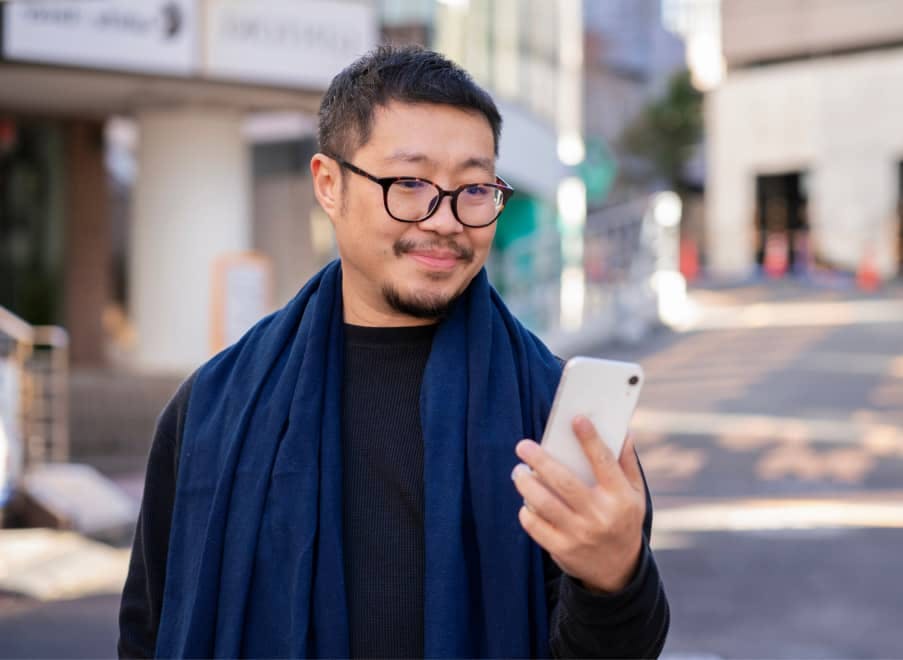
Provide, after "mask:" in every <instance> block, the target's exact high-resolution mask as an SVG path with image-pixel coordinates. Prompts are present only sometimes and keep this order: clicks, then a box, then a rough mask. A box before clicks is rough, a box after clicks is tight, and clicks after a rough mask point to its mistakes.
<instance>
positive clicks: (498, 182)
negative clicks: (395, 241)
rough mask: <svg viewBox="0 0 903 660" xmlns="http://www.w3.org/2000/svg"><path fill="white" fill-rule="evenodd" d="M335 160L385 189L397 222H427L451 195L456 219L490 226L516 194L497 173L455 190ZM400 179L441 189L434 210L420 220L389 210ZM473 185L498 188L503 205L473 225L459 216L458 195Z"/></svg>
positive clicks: (386, 200) (385, 198)
mask: <svg viewBox="0 0 903 660" xmlns="http://www.w3.org/2000/svg"><path fill="white" fill-rule="evenodd" d="M330 158H332V159H333V160H334V161H335V162H337V163H338V164H339V165H340V166H341V167H344V168H346V169H348V170H350V171H351V172H354V173H355V174H357V175H359V176H362V177H364V178H366V179H370V180H371V181H373V182H374V183H377V184H379V185H380V186H381V187H382V189H383V206H384V207H385V209H386V213H388V214H389V217H390V218H392V219H393V220H395V221H397V222H407V223H410V224H416V223H419V222H425V221H426V220H429V219H430V218H432V217H433V216H434V215H436V211H438V210H439V207H440V206H441V205H442V198H443V197H451V209H452V215H454V216H455V220H457V221H458V222H460V223H461V224H462V225H463V226H465V227H470V228H471V229H481V228H483V227H490V226H491V225H492V224H493V223H495V222H496V220H498V219H499V216H500V215H502V211H504V210H505V206H506V205H507V204H508V200H509V199H511V196H512V195H513V194H514V188H512V187H511V186H510V185H509V184H508V182H506V181H505V180H504V179H503V178H502V177H500V176H498V175H496V177H495V183H465V184H464V185H461V186H458V187H457V188H454V189H453V190H446V189H445V188H443V187H442V186H440V185H439V184H437V183H434V182H433V181H430V180H429V179H424V178H423V177H419V176H383V177H378V176H375V175H373V174H370V173H369V172H367V171H366V170H362V169H361V168H360V167H358V166H357V165H354V164H352V163H349V162H348V161H347V160H344V159H342V158H338V157H337V156H330ZM398 181H420V182H422V183H428V184H429V185H431V186H433V187H434V188H435V189H436V190H438V191H439V199H438V200H436V204H435V206H433V210H432V211H430V212H429V213H427V214H426V215H425V216H423V217H422V218H420V219H419V220H404V219H403V218H399V217H397V216H395V215H394V214H393V213H392V211H390V210H389V188H391V187H392V184H394V183H397V182H398ZM472 186H489V187H490V188H495V189H497V190H501V191H502V207H501V208H500V209H499V212H498V213H496V214H495V217H494V218H493V219H492V220H490V221H489V222H487V223H486V224H483V225H472V224H468V223H466V222H464V221H463V220H461V218H460V217H459V216H458V195H460V194H461V193H462V192H463V191H464V190H466V189H467V188H470V187H472Z"/></svg>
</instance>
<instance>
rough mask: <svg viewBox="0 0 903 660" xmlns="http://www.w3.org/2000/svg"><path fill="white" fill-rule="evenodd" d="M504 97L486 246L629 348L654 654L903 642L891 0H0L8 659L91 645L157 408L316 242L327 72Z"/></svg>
mask: <svg viewBox="0 0 903 660" xmlns="http://www.w3.org/2000/svg"><path fill="white" fill-rule="evenodd" d="M385 42H392V43H419V44H423V45H426V46H428V47H431V48H434V49H436V50H439V51H441V52H443V53H445V54H446V55H447V56H449V57H450V58H452V59H454V60H455V61H457V62H459V63H460V64H461V65H463V66H464V67H465V68H466V69H467V70H469V71H470V72H471V73H472V74H473V75H474V77H475V78H476V80H477V82H479V83H480V84H481V85H484V86H485V87H486V88H487V89H489V90H490V91H491V92H492V94H493V96H494V98H495V99H496V100H497V102H498V104H499V107H500V110H501V111H502V114H503V117H504V128H503V134H502V141H501V145H500V157H499V163H498V171H499V173H500V174H501V175H502V176H503V177H504V178H505V179H506V180H507V181H509V182H510V183H512V185H513V186H514V187H515V189H516V190H517V194H516V195H515V196H514V197H513V199H512V201H511V203H510V204H509V205H508V207H507V208H506V210H505V212H504V215H503V216H502V218H501V219H500V221H499V225H498V232H497V237H496V243H495V246H494V249H493V254H492V255H491V257H490V260H489V263H488V268H489V272H490V277H491V279H492V281H493V283H494V284H495V286H496V287H497V288H498V289H499V290H500V291H501V293H502V295H503V296H504V298H505V300H506V301H507V302H508V304H509V305H510V306H511V308H512V309H513V310H514V311H515V313H516V314H517V315H518V316H519V317H520V318H521V319H522V320H523V321H524V322H525V323H526V324H527V325H528V326H529V327H530V328H531V329H533V330H534V331H535V332H537V333H538V334H539V335H540V336H541V337H542V338H543V339H544V340H545V341H546V342H547V343H548V344H549V345H550V346H551V347H552V348H553V350H555V351H556V352H557V353H558V354H559V355H561V356H563V357H568V356H570V355H574V354H589V355H598V356H604V357H608V358H612V359H626V360H636V361H639V362H640V363H641V364H642V365H643V367H644V369H645V371H646V374H647V382H646V387H645V389H644V392H643V395H642V399H641V402H640V407H639V409H638V411H637V414H636V416H635V418H634V423H633V432H634V434H635V435H636V437H637V443H638V447H639V451H640V456H641V459H642V461H643V465H644V468H645V470H646V473H647V477H648V479H649V482H650V486H651V488H652V492H653V496H654V500H655V507H656V508H655V512H656V517H655V535H654V538H653V547H654V549H655V551H656V558H657V560H658V562H659V564H660V567H661V570H662V573H663V576H664V579H665V581H666V588H667V592H668V595H669V599H670V601H671V605H672V617H673V618H672V629H671V634H670V637H669V642H668V644H667V646H666V649H665V655H666V656H668V657H671V658H709V657H711V658H715V657H721V658H749V657H756V658H903V634H901V633H900V631H899V623H898V621H899V620H900V619H901V617H903V605H901V604H900V602H901V599H900V596H899V594H900V592H901V591H903V577H901V575H903V571H901V563H900V559H899V548H900V547H901V545H903V479H901V475H903V274H901V265H903V129H901V125H900V117H903V0H805V1H802V0H801V1H796V0H794V1H792V2H791V1H789V0H555V1H554V2H550V1H548V0H269V1H268V2H252V1H251V0H233V1H227V0H143V1H142V2H137V1H126V0H94V1H92V2H79V1H75V0H68V1H66V0H54V1H49V0H48V1H45V0H28V1H27V0H11V1H7V2H0V657H2V658H13V657H112V656H113V655H115V641H116V635H117V633H116V614H117V609H118V591H119V590H120V589H121V586H122V581H123V579H124V575H125V568H126V564H127V561H128V546H129V543H130V541H131V535H132V533H133V525H134V519H135V516H136V515H137V502H138V500H139V498H140V496H141V492H142V481H143V469H144V463H145V460H146V455H147V451H148V448H149V443H150V439H151V434H152V432H153V428H154V423H155V419H156V416H157V415H158V414H159V412H160V410H161V409H162V407H163V406H164V405H165V403H166V401H167V400H168V398H169V397H170V396H171V395H172V393H173V392H174V391H175V389H176V387H177V386H178V384H179V382H181V380H182V379H183V378H184V377H185V376H186V375H187V374H189V373H190V372H191V371H192V370H193V369H194V368H196V367H197V366H198V365H199V364H201V363H202V362H203V361H204V360H206V359H207V358H208V357H209V356H211V355H212V354H213V353H215V352H216V351H218V350H220V349H221V348H223V347H224V346H227V345H229V344H230V343H232V342H233V341H235V339H237V338H238V337H239V336H240V335H241V334H242V333H243V332H244V331H245V330H246V329H247V328H248V327H250V325H251V324H253V323H254V322H255V321H256V320H257V319H258V318H260V317H261V316H263V315H264V314H266V313H269V312H270V311H272V310H274V309H276V308H278V307H280V306H281V305H283V304H284V303H285V302H287V301H288V300H289V299H290V298H291V297H292V296H293V295H294V293H295V292H296V291H297V289H298V288H299V286H300V285H301V284H303V282H304V281H306V279H307V278H308V277H310V276H311V275H312V274H313V273H314V272H316V271H317V270H318V269H319V268H320V267H322V266H323V265H324V264H325V263H327V262H328V261H329V260H331V259H332V258H334V257H335V254H336V253H335V246H334V243H333V239H332V234H331V227H330V226H329V222H328V220H327V219H326V218H325V216H324V215H323V213H322V212H321V211H320V210H319V209H318V207H317V206H316V203H315V201H314V199H313V194H312V190H311V182H310V178H309V172H308V169H307V163H308V161H309V158H310V156H311V154H313V153H314V151H315V149H316V140H315V132H316V108H317V106H318V104H319V99H320V96H321V95H322V93H323V91H324V90H325V87H326V85H327V84H328V83H329V81H330V79H331V78H332V77H333V75H335V74H336V73H337V72H338V71H339V70H340V69H341V68H342V67H344V66H345V65H346V64H348V63H349V62H351V61H352V60H353V59H354V58H355V57H356V56H358V55H360V54H361V53H363V52H365V51H366V50H368V49H370V48H372V47H375V46H376V45H378V44H379V43H385Z"/></svg>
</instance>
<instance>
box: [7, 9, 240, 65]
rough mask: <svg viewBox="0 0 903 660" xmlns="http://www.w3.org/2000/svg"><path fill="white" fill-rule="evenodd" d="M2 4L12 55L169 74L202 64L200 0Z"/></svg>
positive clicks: (9, 55)
mask: <svg viewBox="0 0 903 660" xmlns="http://www.w3.org/2000/svg"><path fill="white" fill-rule="evenodd" d="M249 4H250V3H249ZM253 4H254V5H256V4H257V3H253ZM0 5H4V6H2V10H3V12H4V14H3V42H2V43H3V57H4V58H6V59H10V60H23V61H29V62H43V63H50V64H61V65H66V66H78V67H91V68H99V69H113V70H118V71H133V72H140V73H152V74H165V75H192V74H194V73H195V72H196V70H197V54H196V53H197V29H196V25H195V23H196V14H197V11H196V3H195V2H194V0H142V1H141V2H135V1H134V0H100V1H92V2H84V1H79V2H73V1H72V0H69V1H68V2H66V1H62V0H56V1H49V0H35V1H34V2H15V3H0Z"/></svg>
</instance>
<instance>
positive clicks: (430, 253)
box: [395, 241, 473, 270]
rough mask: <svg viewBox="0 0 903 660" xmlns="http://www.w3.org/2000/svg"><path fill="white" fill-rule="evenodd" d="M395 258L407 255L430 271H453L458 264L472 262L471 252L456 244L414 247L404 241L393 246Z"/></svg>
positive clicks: (414, 245)
mask: <svg viewBox="0 0 903 660" xmlns="http://www.w3.org/2000/svg"><path fill="white" fill-rule="evenodd" d="M395 254H396V255H397V256H402V255H407V256H409V257H411V258H412V259H413V260H414V261H416V262H417V263H419V264H420V265H422V266H426V267H427V268H429V269H431V270H453V269H454V268H456V267H457V266H458V264H459V263H470V262H471V261H473V250H470V249H468V248H465V247H462V246H460V245H458V244H457V243H454V244H451V245H448V246H434V245H416V244H412V243H408V242H405V241H399V242H397V243H396V244H395Z"/></svg>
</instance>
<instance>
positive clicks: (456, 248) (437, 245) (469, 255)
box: [392, 238, 473, 262]
mask: <svg viewBox="0 0 903 660" xmlns="http://www.w3.org/2000/svg"><path fill="white" fill-rule="evenodd" d="M392 249H393V251H394V252H395V256H396V257H400V256H401V255H403V254H405V253H407V252H427V251H430V250H448V251H449V252H453V253H454V255H455V256H456V257H457V258H458V259H461V260H462V261H467V262H470V261H473V250H472V249H470V248H468V247H464V246H463V245H459V244H458V243H456V242H455V241H430V242H428V243H415V242H414V241H412V240H410V239H404V238H399V239H398V240H397V241H395V244H394V245H393V246H392Z"/></svg>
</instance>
